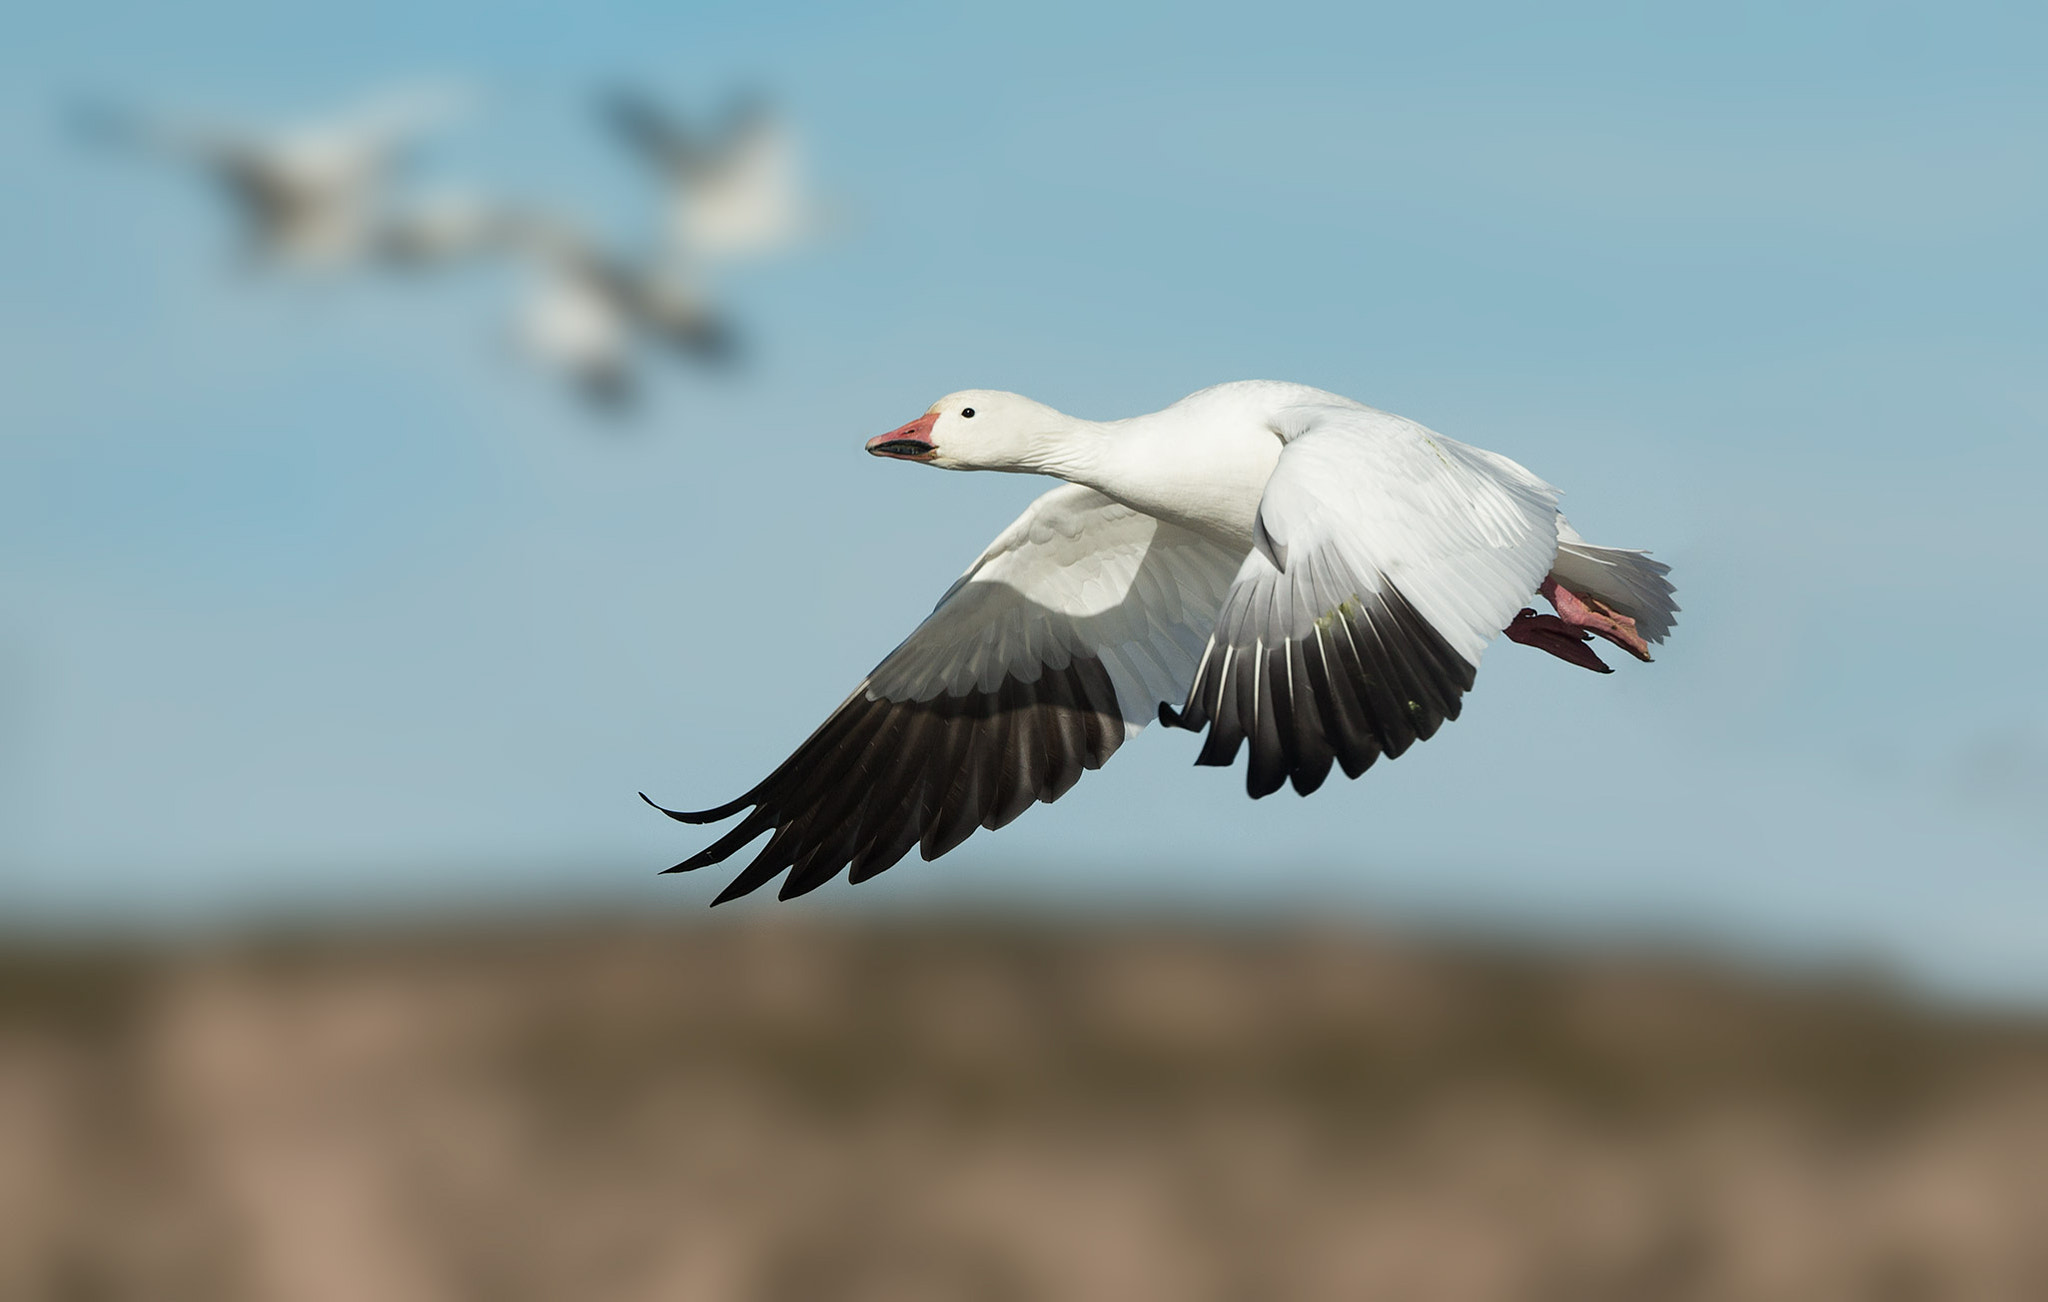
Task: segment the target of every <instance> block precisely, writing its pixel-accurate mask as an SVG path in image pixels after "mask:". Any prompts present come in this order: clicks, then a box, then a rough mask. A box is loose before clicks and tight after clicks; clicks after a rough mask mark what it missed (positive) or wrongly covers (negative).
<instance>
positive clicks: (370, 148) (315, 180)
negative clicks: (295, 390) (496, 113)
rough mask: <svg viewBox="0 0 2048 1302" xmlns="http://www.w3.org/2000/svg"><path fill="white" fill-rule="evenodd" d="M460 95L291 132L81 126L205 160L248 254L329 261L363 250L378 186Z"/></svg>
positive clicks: (381, 102) (377, 105)
mask: <svg viewBox="0 0 2048 1302" xmlns="http://www.w3.org/2000/svg"><path fill="white" fill-rule="evenodd" d="M463 102H464V101H463V99H462V97H461V96H459V95H458V94H456V93H455V92H453V91H450V90H419V91H408V92H405V93H401V94H393V95H388V96H385V97H382V98H380V99H378V100H376V101H374V102H372V103H370V104H368V105H366V106H364V107H363V108H361V109H359V110H357V111H356V112H354V113H352V114H349V115H347V116H345V117H341V118H337V119H333V120H330V121H326V122H321V123H317V124H313V125H310V126H304V127H298V128H292V129H288V130H284V131H257V130H241V129H231V128H225V127H215V126H207V125H200V124H196V123H177V122H155V121H145V120H142V119H140V118H137V117H135V116H133V115H129V114H125V113H121V112H118V111H115V110H111V109H105V108H101V109H98V110H95V111H91V112H89V113H88V114H87V115H86V116H85V118H84V120H83V125H84V126H85V127H86V128H87V129H88V130H89V131H90V132H91V134H93V135H94V136H95V137H97V138H98V139H100V140H102V141H104V142H107V143H111V144H121V145H126V146H129V147H132V148H140V149H145V150H148V151H150V152H154V153H159V154H163V155H166V156H168V157H171V158H175V159H179V160H182V161H184V162H187V163H189V164H192V165H193V166H196V167H198V168H199V169H200V170H201V171H202V172H203V173H205V174H206V176H208V177H209V178H210V179H211V180H212V181H213V182H214V184H215V185H216V186H218V187H219V188H220V190H221V191H222V192H223V193H224V194H225V195H226V196H227V197H228V200H229V201H230V203H232V204H233V206H234V208H235V210H236V212H237V214H238V215H239V216H240V218H241V221H242V228H243V236H244V245H245V250H246V252H247V254H248V255H249V256H250V257H251V258H253V259H255V260H257V261H260V262H264V263H269V264H273V265H283V266H292V267H297V268H302V269H303V268H332V267H335V266H338V265H341V264H345V263H348V262H350V261H352V260H354V259H355V258H356V257H357V256H358V255H359V254H361V253H362V252H363V251H364V249H365V247H366V245H367V243H368V238H369V234H370V230H371V227H372V218H373V216H374V213H375V210H376V205H377V202H378V199H379V197H380V194H379V192H380V189H381V187H382V186H383V184H384V183H385V182H386V181H387V180H388V179H389V177H390V175H391V173H392V172H393V171H394V170H395V168H396V166H397V164H398V162H399V161H400V159H401V157H402V156H403V154H404V151H405V150H406V149H407V148H408V147H409V146H410V145H412V144H413V142H414V141H415V140H416V139H417V138H418V137H419V136H421V135H422V134H424V133H425V132H426V131H427V130H428V129H430V128H432V127H435V126H438V125H440V124H442V123H443V122H445V121H446V120H448V119H449V118H450V117H451V116H453V115H454V114H455V113H456V111H457V110H458V109H459V108H460V107H461V106H462V104H463Z"/></svg>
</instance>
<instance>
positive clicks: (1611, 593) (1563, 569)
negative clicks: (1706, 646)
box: [1550, 518, 1678, 642]
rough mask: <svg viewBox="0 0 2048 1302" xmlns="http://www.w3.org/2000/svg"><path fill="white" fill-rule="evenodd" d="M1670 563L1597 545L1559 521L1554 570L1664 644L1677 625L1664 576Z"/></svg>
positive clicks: (1572, 586)
mask: <svg viewBox="0 0 2048 1302" xmlns="http://www.w3.org/2000/svg"><path fill="white" fill-rule="evenodd" d="M1670 572H1671V567H1670V566H1669V565H1666V564H1664V563H1663V562H1662V561H1653V560H1651V559H1650V555H1649V553H1648V552H1641V551H1629V550H1627V549H1624V548H1620V547H1596V546H1594V545H1593V544H1592V543H1589V542H1587V541H1586V540H1585V539H1584V538H1581V537H1580V536H1579V532H1578V530H1576V529H1574V528H1572V527H1571V525H1569V524H1567V523H1565V521H1564V520H1563V519H1561V518H1560V519H1559V520H1558V522H1557V560H1556V561H1555V562H1554V563H1553V564H1552V566H1551V570H1550V574H1551V577H1552V578H1554V579H1556V580H1557V581H1558V582H1559V583H1561V584H1563V585H1564V586H1565V587H1567V588H1570V589H1571V590H1572V591H1573V592H1576V593H1578V594H1579V595H1581V596H1586V597H1596V598H1598V599H1599V600H1601V601H1603V602H1605V603H1606V604H1607V605H1608V606H1611V607H1612V608H1613V609H1615V610H1617V611H1619V612H1620V613H1622V614H1624V615H1627V616H1628V617H1629V618H1630V619H1633V620H1634V621H1635V622H1636V632H1638V633H1640V634H1642V635H1643V637H1644V638H1646V639H1648V640H1649V641H1651V642H1662V641H1663V640H1664V639H1665V638H1666V637H1668V636H1670V634H1671V629H1672V627H1673V626H1674V625H1676V624H1677V623H1678V619H1677V615H1678V603H1677V602H1675V601H1673V600H1672V599H1671V594H1672V593H1673V591H1675V589H1673V588H1672V586H1671V583H1670V581H1669V580H1668V579H1666V578H1665V577H1664V576H1665V575H1667V574H1669V573H1670Z"/></svg>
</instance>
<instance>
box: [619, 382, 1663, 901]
mask: <svg viewBox="0 0 2048 1302" xmlns="http://www.w3.org/2000/svg"><path fill="white" fill-rule="evenodd" d="M867 449H868V451H869V452H871V453H873V454H875V455H876V456H882V457H893V458H896V459H898V460H903V461H916V462H923V463H925V464H927V465H933V466H940V467H943V468H945V469H949V470H1005V471H1017V472H1023V473H1034V474H1046V475H1053V476H1056V477H1058V478H1060V479H1064V480H1066V481H1068V482H1067V483H1066V484H1065V485H1063V486H1061V487H1059V488H1055V489H1053V490H1052V491H1051V492H1049V493H1047V494H1045V495H1044V496H1043V497H1040V498H1039V499H1038V500H1037V501H1035V502H1033V503H1032V504H1031V505H1030V507H1029V508H1027V509H1026V510H1025V512H1024V514H1023V515H1022V516H1021V517H1019V518H1018V519H1017V520H1016V522H1015V523H1013V524H1011V525H1010V527H1009V528H1007V529H1005V530H1004V531H1003V532H1002V533H1001V534H1000V535H999V536H998V537H997V538H996V540H995V541H994V542H993V543H991V544H990V545H989V548H988V550H987V551H985V552H983V553H982V555H981V557H980V559H978V560H976V561H975V562H974V564H973V565H971V566H969V567H968V569H967V572H966V573H965V574H964V575H962V576H961V577H960V579H959V581H958V582H956V583H955V584H954V585H953V586H952V588H951V589H949V590H948V591H947V593H946V595H945V596H944V597H942V598H941V599H940V601H939V604H938V606H937V608H936V609H934V610H933V611H932V613H931V615H930V616H929V617H928V618H926V620H925V621H924V623H922V624H921V625H919V626H918V628H917V629H916V631H915V632H913V633H912V634H911V635H910V636H909V637H908V638H907V639H906V640H905V641H904V642H903V644H902V645H901V646H899V647H897V648H896V649H895V650H894V651H892V652H890V653H889V655H888V656H887V657H885V658H884V659H883V660H882V662H881V663H880V664H879V665H877V666H876V667H875V669H874V670H873V672H871V673H870V674H869V675H868V676H867V678H866V679H865V680H864V681H862V683H861V684H860V685H859V686H858V687H856V688H854V690H853V693H852V695H850V696H848V697H847V698H846V700H845V702H844V703H843V704H841V705H840V706H839V708H838V709H837V710H835V711H833V713H832V715H831V717H830V718H828V719H826V720H825V722H824V724H823V725H821V726H820V727H819V728H818V730H817V731H816V732H814V733H812V734H811V736H810V738H809V739H808V740H806V741H805V742H804V743H803V744H802V745H801V746H799V747H797V749H796V751H795V753H794V754H792V755H791V756H790V757H789V759H787V760H786V761H784V762H783V763H782V765H781V766H780V767H778V768H777V769H776V770H775V771H774V772H773V773H770V774H769V775H768V776H767V777H766V778H765V779H763V780H762V781H761V783H760V784H759V785H757V786H755V787H754V788H753V789H752V790H751V791H748V792H747V793H746V794H744V795H742V796H740V797H739V798H737V799H735V800H732V801H729V802H727V803H726V804H723V805H719V806H717V807H715V808H712V809H706V810H701V811H697V812H680V811H675V810H663V811H662V812H664V813H667V814H668V815H669V816H670V817H671V818H675V819H678V820H680V821H682V822H686V823H710V822H716V821H719V820H722V819H726V818H730V817H732V816H733V815H735V814H739V813H740V812H741V811H743V810H745V811H748V812H747V813H746V815H745V817H743V818H742V819H741V820H740V822H739V823H738V825H737V826H735V827H734V828H733V829H732V830H731V831H729V832H727V833H726V834H725V835H724V836H722V837H720V838H719V839H718V840H717V841H716V842H714V843H713V844H712V845H711V846H710V847H708V848H707V849H705V850H704V851H702V852H701V853H699V854H696V855H694V856H692V857H691V858H689V859H686V860H684V861H683V862H682V863H679V864H677V865H676V866H675V867H674V868H671V869H669V870H668V871H670V872H679V871H685V870H689V869H693V868H700V867H703V866H705V865H707V864H714V863H720V862H723V861H724V860H726V859H727V858H729V857H730V856H732V855H733V854H734V853H736V852H737V851H739V850H740V849H741V848H742V847H743V846H745V845H747V844H748V843H749V842H751V841H753V840H754V839H756V838H757V837H759V836H761V835H763V834H764V833H766V834H769V839H768V842H767V844H766V845H765V846H764V847H763V848H762V850H761V852H760V853H759V855H758V856H756V857H755V858H754V860H753V861H752V862H751V863H750V864H749V865H748V866H747V867H746V868H745V870H743V871H742V872H741V873H740V874H739V876H738V877H736V878H735V879H734V880H733V881H732V882H731V884H730V885H728V886H727V887H726V888H725V890H724V891H723V893H721V894H720V895H719V896H718V898H717V900H716V901H714V902H717V903H722V902H724V901H725V900H729V899H732V898H734V897H736V896H739V895H744V894H746V893H747V892H749V891H752V890H754V889H756V888H758V887H760V886H762V885H764V884H766V883H767V882H769V881H771V880H773V879H774V878H775V877H776V876H778V875H780V874H782V873H783V872H785V871H786V872H787V873H788V877H787V879H786V880H785V881H784V882H783V884H782V888H781V895H782V898H784V899H788V898H790V897H791V896H795V895H801V894H803V893H804V892H806V891H809V890H812V889H814V888H816V887H818V886H820V885H822V884H824V883H825V882H827V881H829V880H831V879H832V878H833V877H835V876H837V875H838V874H839V872H840V871H841V870H842V869H848V868H850V869H851V871H850V873H849V876H850V878H851V879H852V880H853V881H856V882H858V881H862V880H865V879H866V878H869V877H872V876H874V875H875V874H876V873H879V872H881V871H882V870H883V869H885V868H887V867H889V866H890V865H891V864H893V863H895V862H896V861H897V860H899V859H901V858H902V857H903V856H904V855H905V854H906V853H908V852H909V851H910V849H911V848H912V847H917V848H919V849H920V851H921V852H922V854H923V856H924V857H925V858H926V859H934V858H937V857H938V856H939V855H942V854H944V853H946V852H947V851H948V850H951V849H953V848H954V847H955V846H957V845H959V844H960V842H962V841H964V840H965V839H966V838H967V837H968V835H969V834H970V833H972V832H973V831H974V829H975V828H977V827H986V828H998V827H1001V826H1003V825H1004V824H1005V823H1008V822H1009V821H1010V820H1011V819H1013V818H1015V817H1017V815H1019V814H1021V813H1022V812H1023V811H1024V810H1025V809H1026V808H1028V807H1029V806H1030V805H1031V804H1032V803H1033V802H1034V801H1048V802H1050V801H1053V800H1057V799H1058V798H1059V797H1060V796H1061V795H1063V794H1065V793H1066V791H1067V790H1068V789H1069V788H1070V787H1072V786H1073V785H1074V783H1075V782H1076V781H1078V780H1079V779H1080V776H1081V774H1082V772H1083V771H1084V770H1087V769H1093V768H1099V767H1100V766H1101V765H1102V764H1103V762H1104V761H1106V760H1107V759H1108V758H1109V757H1110V755H1111V754H1113V753H1114V752H1115V751H1116V749H1117V747H1118V746H1119V745H1121V744H1122V743H1123V742H1124V740H1125V739H1126V738H1127V737H1129V736H1131V735H1132V734H1134V733H1136V732H1137V731H1138V730H1139V729H1141V728H1142V727H1144V726H1145V724H1146V723H1147V722H1149V721H1150V720H1152V719H1153V718H1158V719H1161V720H1163V721H1164V722H1166V723H1168V724H1171V725H1173V726H1176V727H1181V728H1187V729H1190V730H1194V731H1202V730H1206V731H1207V733H1208V736H1207V738H1206V739H1205V740H1204V742H1203V745H1202V748H1201V752H1200V754H1199V755H1198V756H1197V757H1196V760H1195V762H1196V763H1197V764H1209V765H1229V764H1231V763H1233V762H1234V761H1235V759H1236V757H1237V754H1238V752H1239V751H1240V750H1241V749H1245V748H1246V746H1247V743H1248V744H1249V751H1250V759H1249V761H1248V765H1247V770H1246V775H1245V776H1246V786H1247V789H1248V790H1249V791H1250V793H1251V795H1252V796H1253V797H1259V796H1264V795H1268V794H1270V793H1272V792H1274V791H1276V790H1278V789H1279V788H1280V787H1281V785H1282V784H1284V783H1288V782H1292V783H1293V785H1294V789H1295V790H1296V791H1298V792H1300V793H1301V794H1303V795H1307V794H1308V793H1309V792H1312V791H1314V790H1315V789H1316V788H1317V787H1318V786H1320V785H1321V784H1322V782H1323V780H1324V779H1325V778H1327V777H1328V776H1329V773H1330V769H1331V768H1332V766H1335V767H1339V768H1342V769H1343V771H1344V773H1345V775H1346V776H1348V777H1353V778H1355V777H1357V776H1358V775H1359V774H1361V773H1363V772H1365V770H1366V769H1367V768H1369V767H1370V766H1371V765H1372V763H1373V762H1374V761H1375V760H1376V759H1378V758H1379V757H1380V756H1382V755H1384V756H1386V757H1388V758H1389V759H1391V758H1394V757H1395V756H1398V755H1400V754H1401V753H1402V752H1403V751H1405V750H1407V749H1408V747H1409V746H1411V745H1413V744H1414V743H1415V742H1417V741H1421V740H1424V739H1426V738H1428V737H1430V736H1432V735H1434V734H1435V732H1436V730H1437V729H1438V728H1439V727H1440V726H1442V724H1443V722H1444V721H1445V720H1446V719H1455V718H1457V717H1458V712H1459V708H1460V702H1461V698H1462V697H1463V696H1464V694H1465V692H1466V691H1467V690H1469V689H1470V688H1471V686H1472V683H1473V677H1474V675H1475V673H1476V672H1477V670H1478V668H1479V659H1480V653H1481V652H1482V651H1483V650H1484V649H1485V647H1486V644H1487V643H1488V642H1489V641H1491V640H1492V638H1493V637H1494V635H1495V634H1497V633H1500V632H1502V631H1503V630H1505V631H1507V633H1508V634H1509V636H1510V637H1512V638H1513V639H1514V640H1516V641H1518V642H1523V643H1526V644H1528V645H1532V646H1535V647H1538V648H1541V649H1543V650H1546V651H1549V652H1551V653H1552V654H1555V655H1558V656H1560V657H1561V658H1563V659H1566V660H1569V661H1571V662H1573V663H1575V664H1581V665H1584V666H1585V667H1587V668H1589V669H1598V670H1600V671H1603V672H1604V671H1605V670H1606V666H1605V665H1604V664H1602V663H1601V661H1600V660H1599V658H1598V657H1597V656H1595V655H1594V654H1593V653H1592V651H1591V650H1590V648H1589V647H1588V646H1587V642H1588V640H1589V639H1590V638H1591V637H1592V636H1594V635H1596V634H1597V635H1599V636H1601V637H1603V638H1606V639H1607V640H1609V641H1611V642H1613V643H1615V644H1616V645H1618V646H1620V647H1622V648H1624V649H1626V650H1627V651H1629V652H1630V653H1631V654H1632V655H1635V656H1636V657H1637V658H1639V659H1643V660H1647V659H1649V648H1648V645H1647V644H1648V643H1650V642H1661V641H1663V639H1664V637H1665V635H1666V634H1668V633H1669V632H1670V630H1671V627H1672V625H1673V623H1674V620H1673V615H1674V614H1675V613H1676V611H1677V609H1678V607H1677V606H1676V605H1675V604H1674V603H1673V602H1672V600H1671V594H1672V588H1671V585H1670V584H1669V583H1668V582H1666V581H1665V579H1664V575H1665V573H1666V567H1665V566H1664V565H1662V564H1659V563H1658V562H1656V561H1653V560H1650V559H1649V558H1648V556H1647V555H1645V554H1644V553H1642V552H1637V551H1623V550H1619V549H1615V548H1609V547H1596V546H1593V545H1592V544H1590V543H1587V542H1586V541H1584V540H1583V539H1582V538H1580V537H1579V535H1578V534H1577V533H1576V532H1574V531H1573V530H1572V529H1571V527H1570V525H1568V524H1567V523H1566V522H1565V520H1564V518H1563V517H1562V516H1561V515H1559V514H1558V511H1557V491H1556V490H1555V489H1553V488H1552V487H1550V485H1548V484H1546V483H1544V482H1543V481H1542V480H1540V479H1538V478H1537V477H1536V476H1534V475H1532V474H1530V473H1529V472H1528V471H1527V470H1524V469H1523V468H1522V467H1521V466H1519V465H1517V464H1515V463H1514V462H1513V461H1510V460H1508V459H1507V458H1506V457H1503V456H1499V455H1497V454H1495V453H1492V452H1486V451H1483V450H1481V449H1479V448H1475V447H1470V446H1467V445H1466V444H1463V443H1459V442H1456V441H1454V440H1452V439H1448V438H1445V437H1444V436H1442V435H1440V434H1437V433H1434V432H1432V431H1430V430H1428V429H1425V428H1423V427H1422V426H1421V425H1418V424H1416V423H1415V422H1414V421H1411V420H1405V419H1403V418H1401V417H1399V416H1395V415H1391V414H1389V413H1387V412H1383V411H1376V410H1374V409H1373V408H1371V407H1367V406H1364V405H1362V404H1360V403H1356V402H1353V401H1351V400H1350V399H1349V398H1343V397H1339V396H1338V395H1336V394H1334V393H1325V392H1323V391H1322V390H1319V389H1312V388H1308V387H1306V386H1304V385H1298V384H1282V383H1275V382H1271V381H1263V380H1252V381H1242V382H1239V383H1234V384H1223V385H1218V386H1216V387H1214V388H1210V389H1204V390H1202V391H1201V392H1199V393H1196V394H1193V395H1191V396H1189V397H1187V398H1183V399H1182V400H1181V401H1179V402H1177V403H1175V404H1173V405H1172V406H1171V407H1168V408H1166V409H1165V410H1163V411H1159V412H1155V413H1153V414H1151V415H1147V416H1138V417H1133V418H1131V419H1128V420H1118V421H1106V422H1094V421H1084V420H1077V419H1075V418H1073V417H1070V416H1066V415H1063V414H1062V413H1060V412H1057V411H1054V410H1053V409H1052V408H1050V407H1047V406H1044V405H1042V404H1040V403H1036V402H1033V401H1031V400H1030V399H1028V398H1023V397H1019V396H1018V395H1016V394H1012V393H1001V392H996V391H992V390H981V389H976V390H968V391H964V392H961V393H955V394H951V395H949V396H948V397H946V398H943V399H941V400H940V401H939V402H937V403H935V404H933V405H932V407H931V408H930V409H929V410H927V411H926V412H925V414H924V415H922V416H920V417H918V418H917V419H916V420H914V421H912V422H910V423H909V424H907V425H905V426H903V427H902V428H900V429H896V430H893V431H891V432H889V433H887V434H884V435H881V436H879V437H877V438H875V439H872V440H870V441H869V443H868V445H867ZM1539 592H1540V593H1542V594H1543V595H1544V596H1545V597H1546V598H1548V599H1549V601H1550V602H1551V603H1552V604H1553V606H1554V608H1555V610H1556V612H1557V613H1555V614H1542V615H1540V614H1537V613H1536V611H1534V610H1533V609H1530V608H1529V607H1528V606H1527V605H1525V603H1527V602H1529V601H1531V600H1532V599H1533V598H1534V597H1535V596H1536V595H1537V594H1538V593H1539ZM643 798H644V797H643ZM649 803H652V802H649ZM657 808H659V807H658V806H657Z"/></svg>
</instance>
